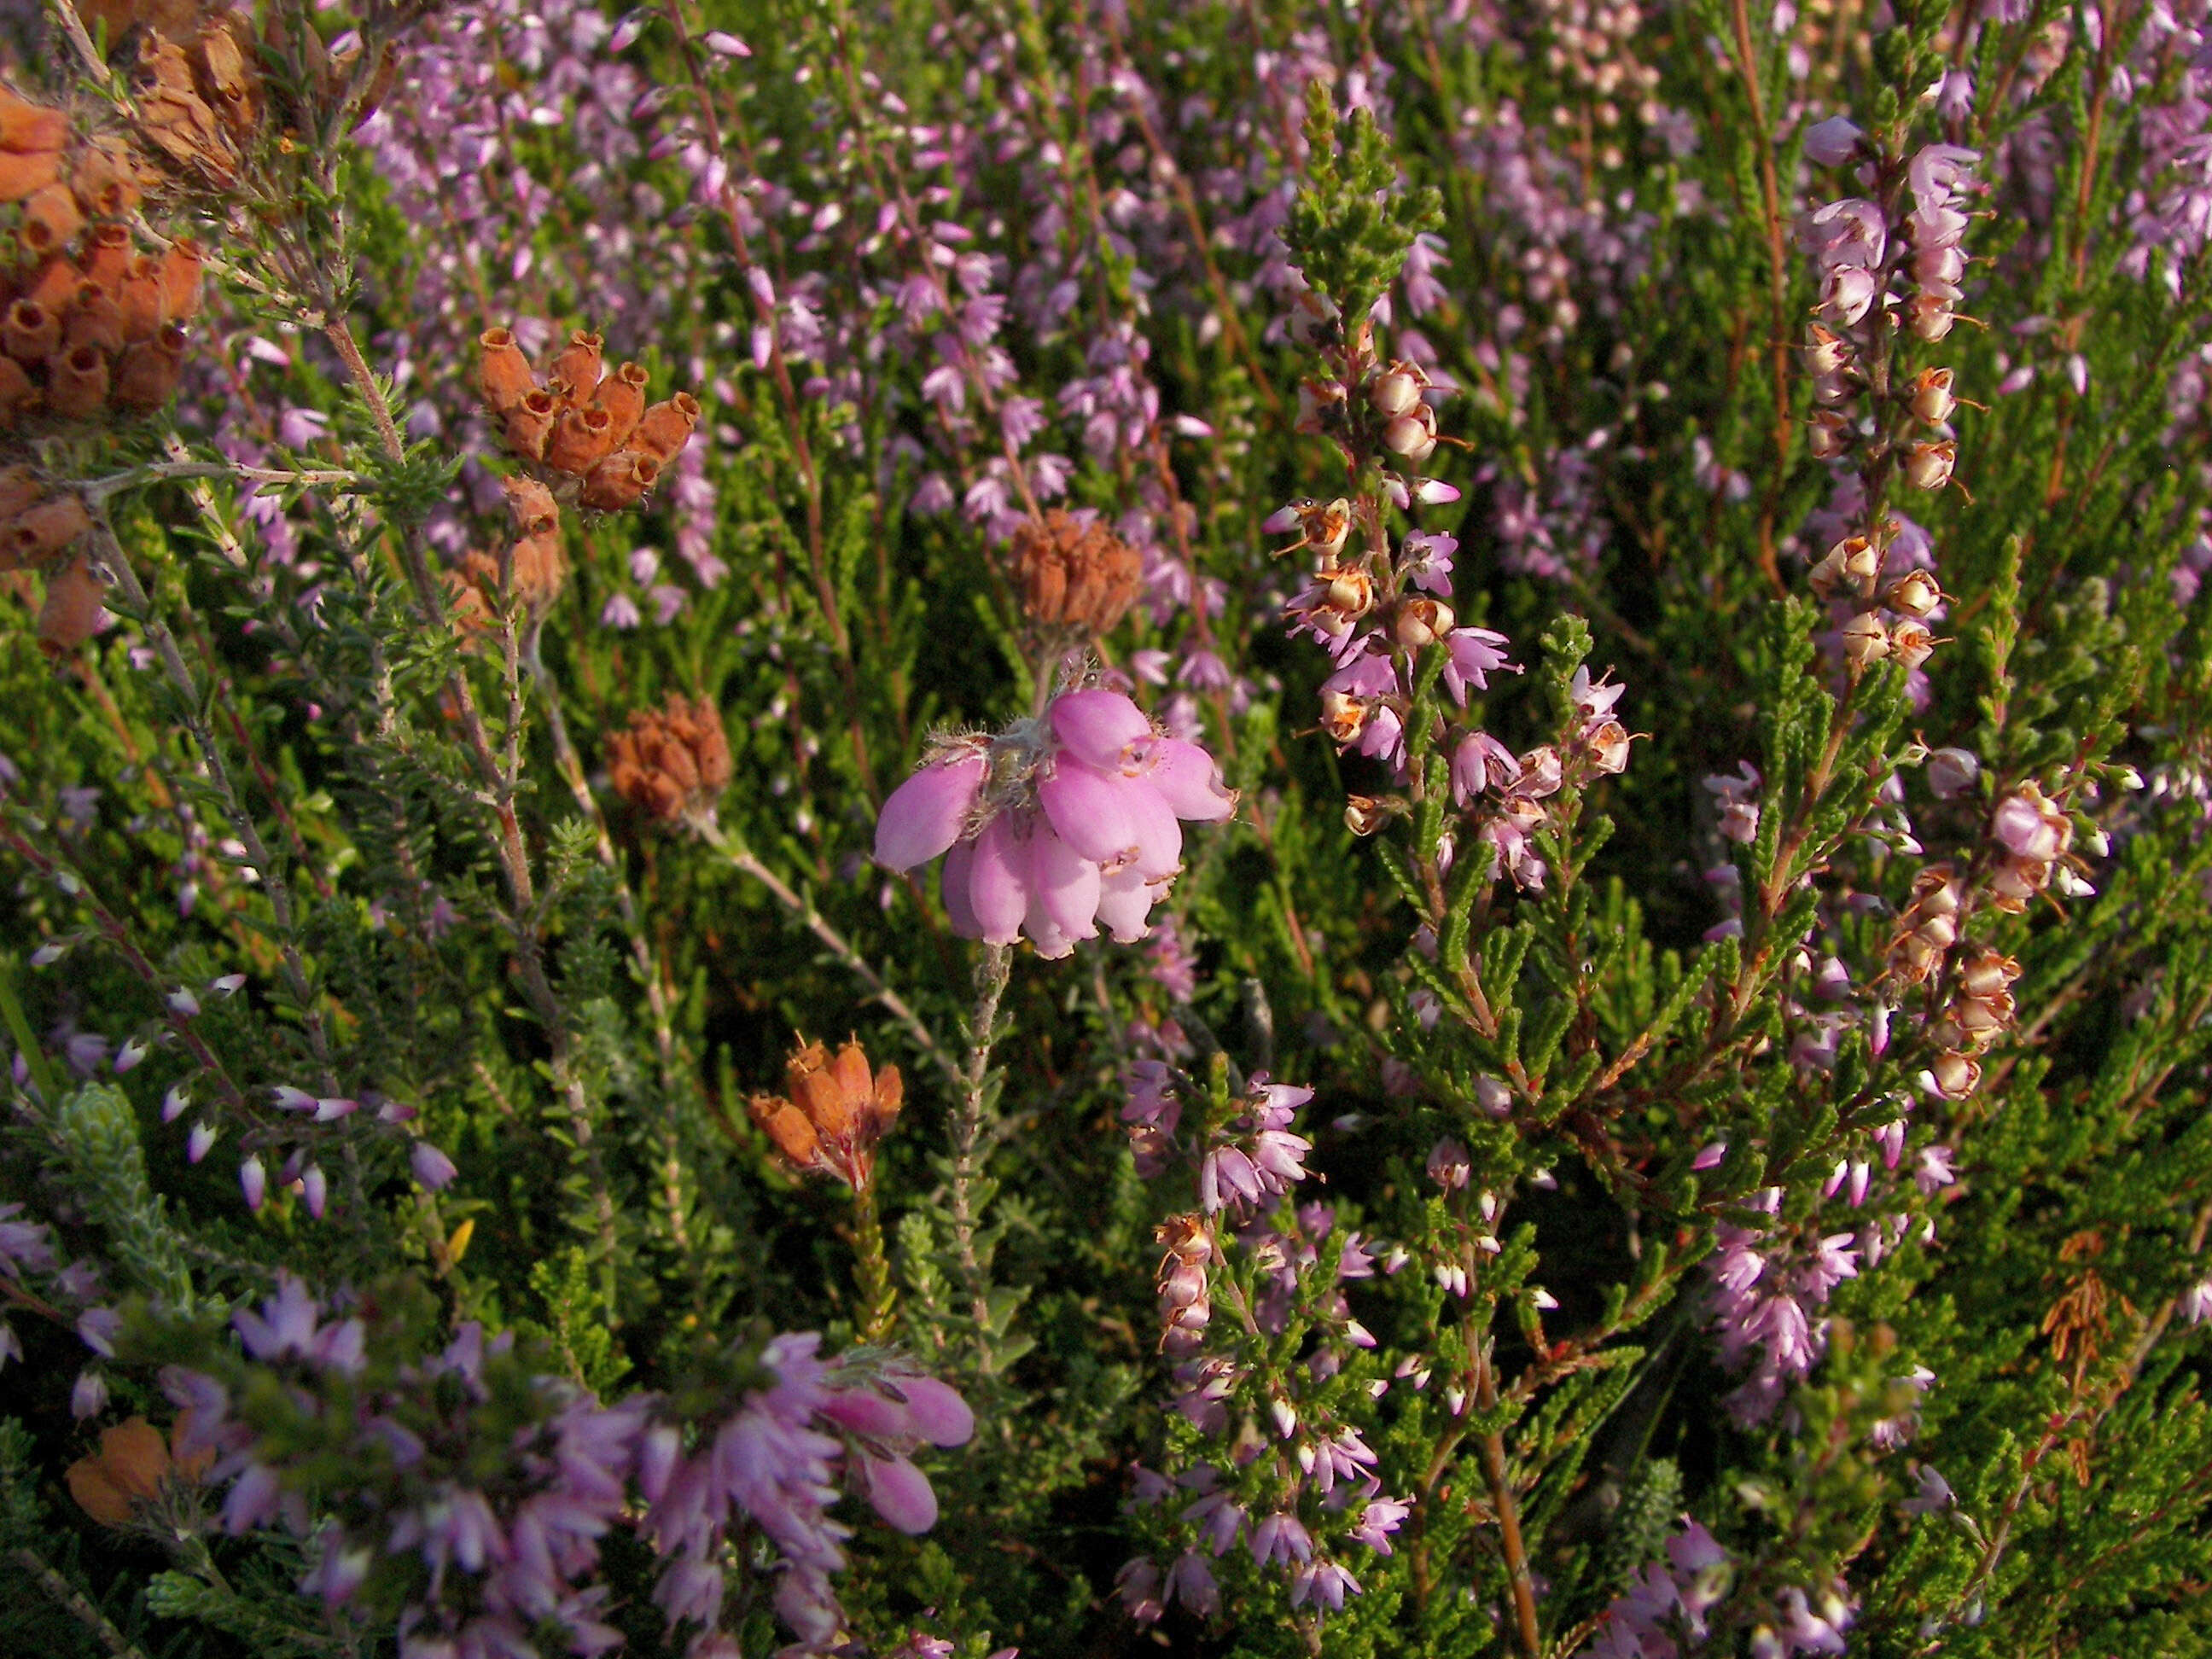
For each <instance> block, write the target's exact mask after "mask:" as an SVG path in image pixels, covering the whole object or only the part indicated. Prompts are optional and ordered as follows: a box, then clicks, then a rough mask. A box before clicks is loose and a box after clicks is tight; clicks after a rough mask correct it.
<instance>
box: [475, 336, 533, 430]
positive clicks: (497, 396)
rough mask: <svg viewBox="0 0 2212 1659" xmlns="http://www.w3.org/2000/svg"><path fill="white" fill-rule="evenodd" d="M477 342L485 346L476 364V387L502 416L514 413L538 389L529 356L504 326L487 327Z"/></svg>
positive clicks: (488, 404) (496, 413) (493, 409)
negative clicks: (531, 370)
mask: <svg viewBox="0 0 2212 1659" xmlns="http://www.w3.org/2000/svg"><path fill="white" fill-rule="evenodd" d="M477 344H478V345H479V346H481V347H482V348H483V357H482V359H481V360H480V361H479V362H477V390H478V391H480V392H483V400H484V404H485V406H486V407H488V408H489V410H491V412H492V413H493V414H494V415H496V416H501V417H502V418H504V417H507V416H512V415H513V413H514V411H515V410H518V409H520V408H521V407H522V402H523V399H524V398H527V397H528V396H529V395H530V394H531V393H532V392H534V391H536V390H537V388H538V377H537V376H536V375H534V374H532V373H531V372H530V359H529V358H527V357H526V356H523V355H522V348H521V347H520V346H519V345H517V344H516V343H514V336H513V333H511V332H510V331H507V330H506V329H503V328H488V329H486V330H485V331H483V333H482V334H480V335H478V336H477Z"/></svg>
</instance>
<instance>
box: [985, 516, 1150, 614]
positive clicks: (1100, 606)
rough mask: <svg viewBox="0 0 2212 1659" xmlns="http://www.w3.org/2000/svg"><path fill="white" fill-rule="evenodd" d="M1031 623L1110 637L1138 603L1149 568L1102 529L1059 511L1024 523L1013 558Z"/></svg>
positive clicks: (1015, 578) (1135, 554)
mask: <svg viewBox="0 0 2212 1659" xmlns="http://www.w3.org/2000/svg"><path fill="white" fill-rule="evenodd" d="M1008 558H1009V561H1010V562H1011V563H1012V568H1013V576H1014V581H1015V584H1016V586H1018V588H1019V589H1020V591H1021V596H1022V609H1023V611H1024V612H1025V613H1026V614H1027V615H1028V616H1029V617H1030V620H1031V621H1032V622H1035V623H1041V624H1042V625H1043V626H1044V627H1047V628H1051V629H1071V630H1073V631H1076V632H1079V633H1081V634H1083V635H1087V636H1089V637H1091V638H1094V639H1095V638H1097V636H1098V635H1102V634H1104V633H1107V632H1108V631H1109V630H1110V629H1112V628H1113V626H1114V624H1115V623H1118V622H1120V621H1121V618H1122V617H1124V616H1125V615H1127V612H1128V609H1129V607H1130V606H1131V605H1134V604H1135V603H1136V601H1137V595H1138V593H1139V591H1140V588H1141V586H1142V583H1143V580H1144V562H1143V561H1142V560H1141V559H1139V557H1138V556H1137V553H1136V550H1135V549H1133V548H1132V547H1131V546H1130V545H1129V544H1127V542H1125V541H1123V540H1122V539H1121V538H1120V537H1119V536H1116V535H1115V533H1114V532H1112V531H1110V530H1109V529H1108V528H1106V526H1104V525H1103V524H1099V523H1097V522H1096V521H1091V520H1083V519H1079V518H1077V517H1076V516H1075V515H1074V514H1073V513H1065V512H1062V511H1061V510H1060V509H1059V508H1058V507H1054V509H1053V510H1052V511H1051V512H1049V513H1046V514H1045V515H1044V519H1043V521H1042V523H1040V522H1038V521H1036V520H1024V522H1023V524H1022V525H1021V526H1020V527H1019V528H1018V529H1017V530H1016V531H1015V532H1014V538H1013V545H1012V549H1011V550H1010V552H1009V554H1008Z"/></svg>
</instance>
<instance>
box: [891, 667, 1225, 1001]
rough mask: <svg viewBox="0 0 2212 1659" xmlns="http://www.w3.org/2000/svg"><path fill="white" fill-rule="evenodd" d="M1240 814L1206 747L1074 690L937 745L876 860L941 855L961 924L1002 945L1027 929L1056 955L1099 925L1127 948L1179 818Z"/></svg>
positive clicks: (1164, 870)
mask: <svg viewBox="0 0 2212 1659" xmlns="http://www.w3.org/2000/svg"><path fill="white" fill-rule="evenodd" d="M1235 810H1236V797H1235V796H1233V795H1231V794H1230V793H1228V792H1227V791H1226V790H1225V789H1224V788H1223V787H1222V785H1221V781H1220V774H1219V771H1218V769H1217V768H1216V767H1215V766H1214V764H1213V761H1212V757H1210V756H1208V755H1207V754H1206V751H1205V750H1202V749H1200V748H1199V747H1198V746H1197V745H1195V744H1190V743H1186V742H1184V741H1182V739H1180V738H1172V737H1169V736H1167V735H1166V734H1165V733H1164V732H1161V731H1160V729H1159V728H1158V726H1155V725H1154V724H1153V722H1152V720H1150V718H1148V717H1147V716H1146V714H1144V712H1143V711H1142V710H1141V709H1139V708H1138V707H1137V706H1136V704H1134V703H1133V702H1130V701H1129V699H1128V698H1127V697H1126V696H1122V695H1121V693H1120V692H1117V691H1104V690H1089V691H1072V692H1064V693H1062V694H1061V695H1060V696H1058V697H1056V698H1054V701H1053V702H1052V703H1051V704H1050V705H1049V706H1048V708H1047V709H1046V711H1045V714H1044V715H1043V717H1042V719H1039V720H1020V721H1017V722H1016V723H1015V724H1014V725H1013V726H1010V727H1008V728H1007V729H1006V731H1005V732H1002V733H1000V735H999V736H998V737H997V738H990V739H984V738H956V739H951V740H949V741H947V742H945V743H944V744H940V745H939V751H938V753H937V755H936V756H935V757H934V758H933V759H932V760H931V761H930V762H928V763H926V764H925V765H924V766H923V767H922V768H921V769H920V770H919V771H917V772H916V773H915V775H913V776H912V777H910V778H908V780H907V781H905V782H904V783H902V784H901V785H900V786H899V787H898V788H897V789H896V790H894V791H893V792H892V793H891V795H890V799H888V800H886V801H885V802H884V810H883V813H882V815H881V817H879V818H878V822H877V827H876V856H877V859H878V861H879V862H881V863H883V864H884V865H885V866H887V867H889V868H891V869H896V870H909V869H913V868H915V867H916V866H920V865H922V864H926V863H927V862H928V861H929V860H931V859H933V858H935V857H936V856H938V854H940V853H942V854H945V871H944V893H945V908H946V910H947V911H948V912H949V913H950V915H951V919H952V925H953V930H954V931H955V932H956V933H960V934H962V935H963V937H966V938H970V939H985V940H987V941H988V942H989V943H991V944H994V945H1010V944H1012V943H1013V941H1014V940H1015V939H1017V938H1018V937H1019V936H1022V935H1024V934H1026V935H1027V936H1028V938H1029V939H1030V942H1031V943H1032V944H1033V945H1036V949H1037V952H1038V954H1039V955H1041V956H1042V957H1047V958H1052V957H1064V956H1066V955H1068V954H1069V953H1070V952H1071V951H1073V950H1074V948H1075V944H1076V941H1078V940H1079V939H1094V938H1096V937H1097V934H1098V932H1099V927H1100V924H1101V923H1103V924H1104V926H1105V927H1106V928H1107V930H1108V931H1109V932H1110V933H1112V934H1113V935H1114V937H1115V939H1117V940H1120V941H1121V943H1123V944H1132V943H1134V942H1135V941H1136V940H1138V939H1142V938H1144V937H1145V935H1146V933H1147V931H1148V927H1147V918H1148V916H1149V914H1150V912H1151V909H1152V906H1153V904H1154V903H1156V902H1158V899H1159V898H1160V896H1162V895H1163V894H1164V892H1165V890H1167V888H1168V886H1169V885H1170V884H1172V882H1173V881H1174V879H1175V877H1176V872H1178V871H1179V870H1180V869H1181V868H1182V825H1181V823H1179V822H1178V820H1179V819H1189V820H1194V821H1199V822H1218V821H1220V820H1222V819H1224V818H1226V817H1229V816H1230V814H1231V812H1233V811H1235Z"/></svg>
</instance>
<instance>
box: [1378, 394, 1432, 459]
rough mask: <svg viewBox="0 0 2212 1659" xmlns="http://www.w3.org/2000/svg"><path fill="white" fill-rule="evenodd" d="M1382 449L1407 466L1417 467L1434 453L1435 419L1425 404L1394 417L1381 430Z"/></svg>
mask: <svg viewBox="0 0 2212 1659" xmlns="http://www.w3.org/2000/svg"><path fill="white" fill-rule="evenodd" d="M1436 447H1437V417H1436V415H1435V412H1434V411H1433V410H1431V409H1430V408H1429V406H1428V405H1427V404H1419V405H1417V406H1416V407H1415V409H1414V410H1413V413H1412V414H1410V415H1400V416H1395V417H1394V418H1393V419H1392V420H1391V421H1390V422H1389V423H1388V424H1386V425H1385V426H1384V427H1383V448H1385V449H1387V450H1389V452H1390V453H1392V454H1393V455H1396V456H1398V457H1400V458H1401V459H1403V460H1404V461H1405V462H1406V463H1407V465H1411V466H1419V465H1420V464H1421V463H1422V462H1423V461H1425V460H1427V459H1429V457H1430V456H1431V455H1432V454H1434V453H1436Z"/></svg>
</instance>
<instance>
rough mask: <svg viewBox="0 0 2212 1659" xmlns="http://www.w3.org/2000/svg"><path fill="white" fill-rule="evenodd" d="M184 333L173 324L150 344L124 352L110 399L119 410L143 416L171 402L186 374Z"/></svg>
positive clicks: (132, 346)
mask: <svg viewBox="0 0 2212 1659" xmlns="http://www.w3.org/2000/svg"><path fill="white" fill-rule="evenodd" d="M184 367H185V331H184V330H182V329H181V328H179V327H177V326H176V325H174V324H171V325H169V326H167V327H166V328H164V329H162V330H161V332H160V334H159V335H158V336H157V337H155V338H153V339H151V340H141V341H139V342H138V343H137V344H135V345H131V346H126V347H125V349H124V352H123V357H122V360H121V361H120V362H118V363H117V364H116V367H115V385H114V386H113V387H112V390H111V391H110V392H109V394H108V395H109V398H110V399H111V401H112V402H113V403H114V404H115V406H116V407H117V408H118V409H122V410H130V411H131V412H134V413H142V414H143V413H144V412H145V411H147V410H155V409H159V408H160V407H161V405H162V404H165V403H167V402H168V401H169V397H170V394H171V393H173V392H175V391H176V389H177V380H178V379H179V376H180V375H182V374H183V373H184Z"/></svg>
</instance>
